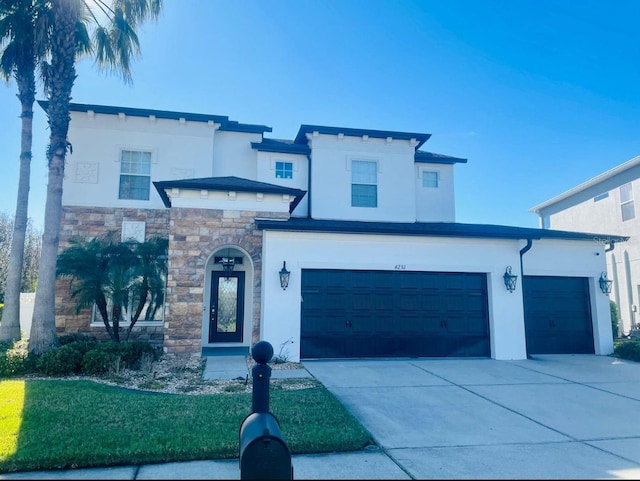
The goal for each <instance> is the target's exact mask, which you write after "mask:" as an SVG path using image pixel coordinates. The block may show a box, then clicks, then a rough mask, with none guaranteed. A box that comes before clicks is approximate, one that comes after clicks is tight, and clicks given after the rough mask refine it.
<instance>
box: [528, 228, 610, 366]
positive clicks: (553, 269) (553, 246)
mask: <svg viewBox="0 0 640 481" xmlns="http://www.w3.org/2000/svg"><path fill="white" fill-rule="evenodd" d="M522 264H523V270H524V274H525V275H529V276H566V277H586V278H588V279H589V292H590V301H591V316H592V320H593V334H594V344H595V353H596V354H603V355H605V354H611V353H612V352H613V336H612V332H611V311H610V308H609V296H607V295H606V294H603V293H602V291H601V290H600V287H599V284H598V279H599V278H600V274H601V273H602V272H603V271H606V260H605V252H604V246H603V245H602V244H601V243H598V242H597V241H566V240H563V241H561V240H552V239H542V240H534V241H533V244H532V246H531V249H530V250H529V251H528V252H526V253H525V254H524V255H523V258H522Z"/></svg>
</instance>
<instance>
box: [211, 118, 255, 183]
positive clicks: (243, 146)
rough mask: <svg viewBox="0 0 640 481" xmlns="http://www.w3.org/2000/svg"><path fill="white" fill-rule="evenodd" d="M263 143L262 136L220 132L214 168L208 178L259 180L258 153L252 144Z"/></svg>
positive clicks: (214, 155)
mask: <svg viewBox="0 0 640 481" xmlns="http://www.w3.org/2000/svg"><path fill="white" fill-rule="evenodd" d="M261 141H262V135H261V134H252V133H245V132H229V131H221V130H218V131H217V132H216V141H215V143H214V145H213V166H212V170H211V171H210V173H209V174H208V176H212V177H229V176H234V177H240V178H243V179H249V180H257V175H258V174H257V165H256V163H257V152H256V151H255V150H254V149H253V148H252V147H251V142H261Z"/></svg>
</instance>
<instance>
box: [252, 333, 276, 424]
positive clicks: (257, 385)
mask: <svg viewBox="0 0 640 481" xmlns="http://www.w3.org/2000/svg"><path fill="white" fill-rule="evenodd" d="M251 356H252V357H253V360H254V361H256V365H255V366H253V369H252V370H251V374H252V376H253V397H252V404H251V411H252V412H254V413H268V412H269V380H270V379H271V367H270V366H269V365H268V364H267V363H268V362H269V361H270V360H271V358H272V357H273V346H272V345H271V344H270V343H268V342H267V341H259V342H257V343H256V344H255V345H254V346H253V347H252V348H251Z"/></svg>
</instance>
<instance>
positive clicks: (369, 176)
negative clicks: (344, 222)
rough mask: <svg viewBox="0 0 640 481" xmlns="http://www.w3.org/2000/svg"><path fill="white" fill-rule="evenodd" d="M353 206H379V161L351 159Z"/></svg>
mask: <svg viewBox="0 0 640 481" xmlns="http://www.w3.org/2000/svg"><path fill="white" fill-rule="evenodd" d="M351 206H352V207H378V163H377V162H376V161H373V160H352V161H351Z"/></svg>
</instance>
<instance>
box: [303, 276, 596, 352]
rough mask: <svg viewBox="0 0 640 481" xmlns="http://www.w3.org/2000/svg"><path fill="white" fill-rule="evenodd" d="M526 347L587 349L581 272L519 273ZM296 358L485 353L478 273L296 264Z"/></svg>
mask: <svg viewBox="0 0 640 481" xmlns="http://www.w3.org/2000/svg"><path fill="white" fill-rule="evenodd" d="M523 288H524V312H525V331H526V341H527V353H528V354H574V353H593V352H594V344H593V329H592V325H591V310H590V302H589V289H588V282H587V279H586V278H576V277H538V276H525V278H524V286H523ZM301 314H302V331H301V340H300V342H301V345H300V350H301V357H302V358H306V359H310V358H364V357H447V356H451V357H488V356H490V355H491V350H490V337H489V336H490V333H489V313H488V302H487V276H486V274H483V273H458V272H455V273H452V272H406V271H349V270H333V269H331V270H329V269H323V270H315V269H314V270H309V269H306V270H303V271H302V313H301Z"/></svg>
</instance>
